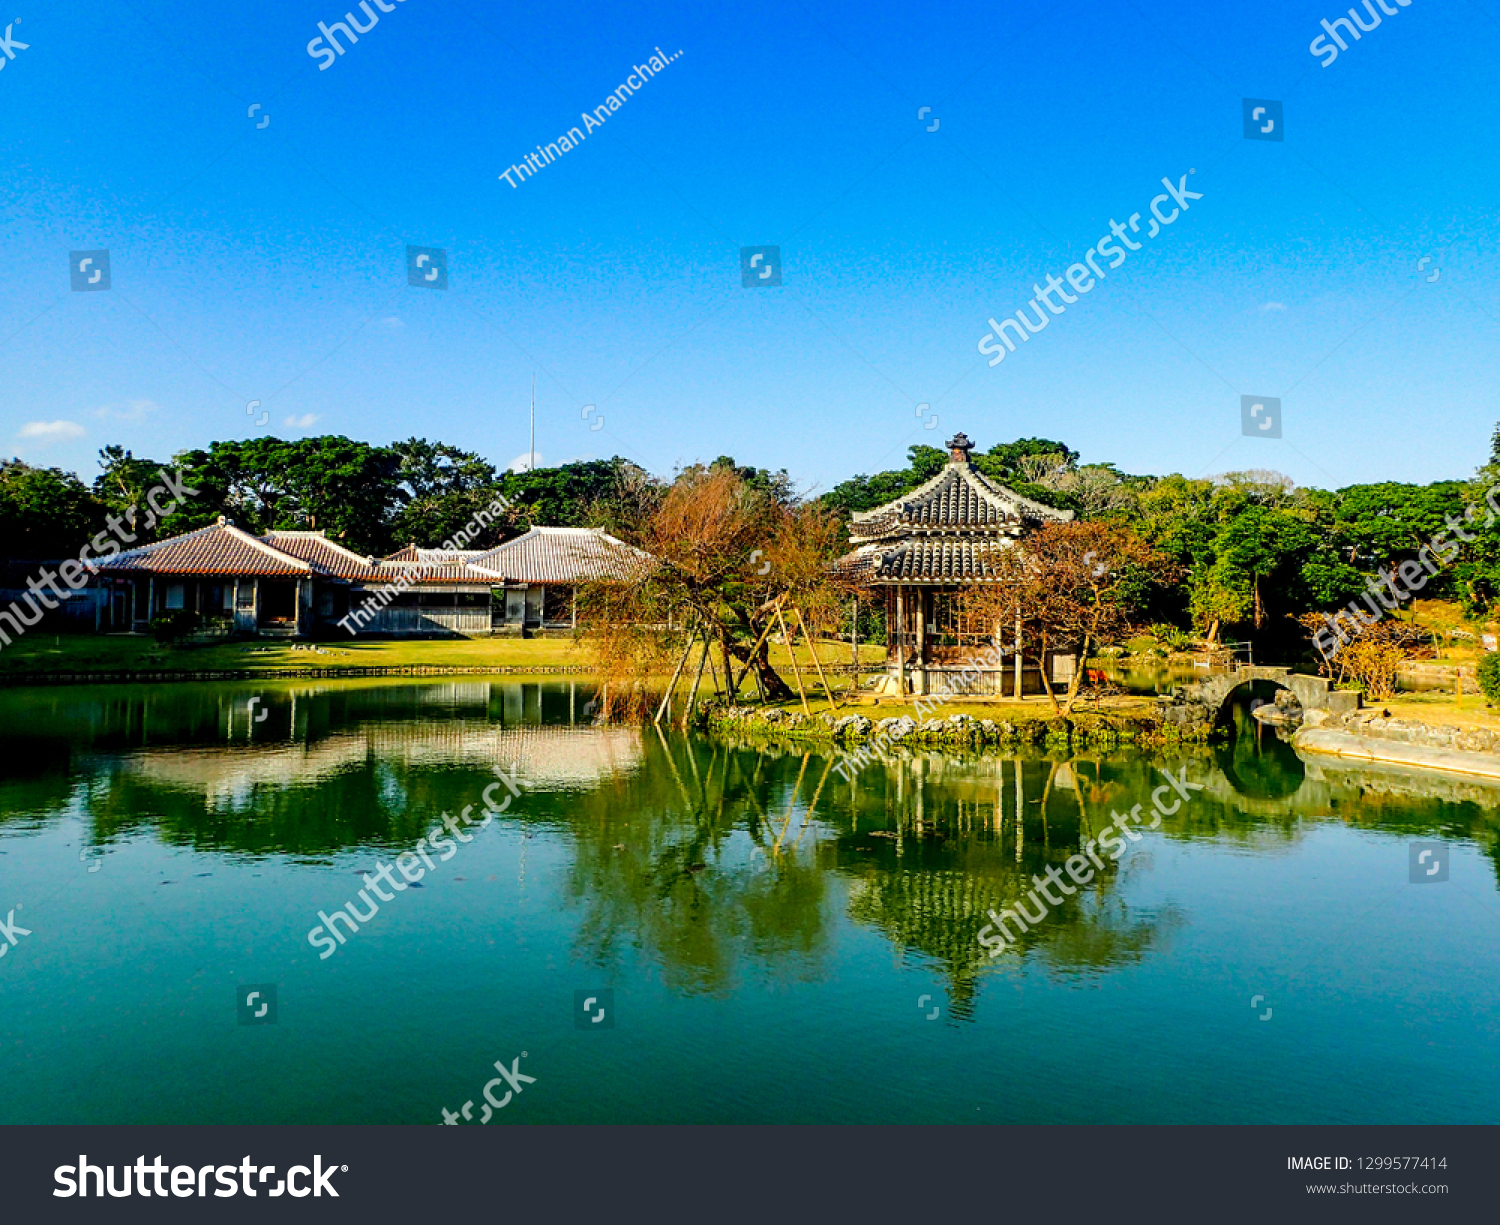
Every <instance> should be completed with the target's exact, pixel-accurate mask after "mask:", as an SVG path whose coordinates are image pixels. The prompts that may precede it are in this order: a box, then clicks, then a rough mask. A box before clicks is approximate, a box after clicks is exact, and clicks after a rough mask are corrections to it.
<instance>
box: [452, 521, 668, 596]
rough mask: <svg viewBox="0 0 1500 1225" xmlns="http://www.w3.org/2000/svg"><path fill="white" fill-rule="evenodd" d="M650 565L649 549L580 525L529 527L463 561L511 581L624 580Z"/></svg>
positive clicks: (575, 581) (477, 568)
mask: <svg viewBox="0 0 1500 1225" xmlns="http://www.w3.org/2000/svg"><path fill="white" fill-rule="evenodd" d="M650 564H651V557H650V555H649V554H646V553H642V552H641V551H640V550H639V549H636V548H632V547H631V546H630V545H628V544H626V543H625V542H624V541H623V540H616V539H615V538H614V537H613V536H610V535H607V534H606V533H604V532H602V531H598V530H595V529H592V528H583V527H534V528H532V529H531V530H530V531H529V532H527V533H526V534H525V535H524V536H518V537H516V539H514V540H511V541H508V542H507V543H505V544H502V545H500V546H499V547H498V548H494V549H491V550H489V552H487V553H485V554H484V555H483V556H482V557H478V558H476V559H474V560H473V561H471V562H470V563H469V565H470V566H471V567H472V568H473V569H474V570H477V571H479V572H480V573H482V574H487V575H492V576H494V577H495V578H502V579H505V580H506V581H508V582H512V583H580V582H588V581H590V580H595V581H598V580H601V579H602V580H606V581H608V580H616V581H619V582H630V581H632V580H633V579H636V578H638V577H639V576H640V574H641V570H642V568H643V567H644V566H648V565H650Z"/></svg>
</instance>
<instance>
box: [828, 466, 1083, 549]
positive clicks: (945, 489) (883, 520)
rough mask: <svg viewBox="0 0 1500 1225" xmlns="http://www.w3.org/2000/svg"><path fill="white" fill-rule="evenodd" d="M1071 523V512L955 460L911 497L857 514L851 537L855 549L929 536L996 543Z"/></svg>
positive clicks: (851, 529)
mask: <svg viewBox="0 0 1500 1225" xmlns="http://www.w3.org/2000/svg"><path fill="white" fill-rule="evenodd" d="M1072 518H1073V512H1072V511H1070V510H1057V509H1055V508H1053V507H1051V506H1044V505H1042V504H1041V503H1040V502H1033V501H1032V500H1031V499H1030V498H1026V497H1022V496H1021V495H1020V494H1018V493H1016V492H1015V490H1013V489H1007V488H1006V487H1005V486H1004V485H1001V484H1000V483H999V482H997V481H992V480H990V478H989V477H987V476H985V475H984V473H982V472H980V471H979V469H978V468H976V467H975V466H974V465H973V464H972V463H971V462H969V461H968V460H967V459H963V460H956V459H950V460H949V462H948V463H947V464H945V465H944V467H943V470H942V471H941V472H939V473H938V474H937V475H936V476H934V477H933V478H932V479H931V480H929V481H926V482H924V483H923V484H921V485H919V486H917V488H915V489H913V490H912V491H911V492H910V493H905V494H902V495H901V496H900V497H899V498H896V499H894V500H893V501H890V502H887V503H886V504H885V505H884V506H877V507H876V508H875V509H874V510H867V511H863V512H861V513H858V514H855V515H854V516H853V517H852V519H851V521H850V524H849V536H850V539H851V540H852V541H853V542H854V543H855V544H859V543H861V542H866V541H874V540H884V539H889V538H891V537H897V536H908V535H913V534H917V533H928V532H946V533H961V534H966V535H981V536H987V537H990V538H997V537H1000V536H1002V535H1014V534H1017V533H1018V532H1019V530H1021V529H1023V528H1024V527H1027V526H1037V525H1040V524H1042V523H1066V522H1067V521H1068V520H1070V519H1072Z"/></svg>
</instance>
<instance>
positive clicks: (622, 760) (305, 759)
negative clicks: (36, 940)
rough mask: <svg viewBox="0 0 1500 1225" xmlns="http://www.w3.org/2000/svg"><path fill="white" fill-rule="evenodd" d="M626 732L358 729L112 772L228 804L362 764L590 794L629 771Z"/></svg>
mask: <svg viewBox="0 0 1500 1225" xmlns="http://www.w3.org/2000/svg"><path fill="white" fill-rule="evenodd" d="M640 759H641V742H640V734H639V732H638V731H636V730H634V729H631V728H615V727H605V728H593V727H587V728H569V727H553V726H523V727H502V726H499V725H496V724H493V723H488V722H481V721H478V720H455V721H451V722H446V723H431V724H421V723H409V722H380V723H364V724H361V725H360V727H359V728H358V729H357V730H355V731H350V732H336V733H334V734H332V735H330V736H326V737H324V738H321V739H318V740H315V741H313V742H311V743H308V744H302V743H293V744H286V743H274V742H273V743H268V744H256V743H253V742H250V743H246V742H238V743H231V744H229V745H215V746H213V747H202V748H198V747H191V746H173V747H170V748H149V749H141V750H136V751H134V752H130V753H126V754H124V755H123V756H122V757H121V758H120V759H119V760H120V763H121V767H120V768H121V771H122V772H123V773H125V774H127V775H134V776H136V777H138V778H141V779H143V780H146V781H149V782H152V783H156V784H158V785H162V786H167V787H172V788H174V789H177V790H183V791H190V792H193V793H196V794H201V795H203V796H204V797H205V798H206V799H207V800H209V802H210V803H214V802H228V803H230V804H237V803H241V802H244V801H246V800H248V798H249V796H250V793H251V791H252V790H253V789H254V788H256V787H277V788H291V787H298V786H300V787H305V786H307V785H308V784H310V783H314V782H319V781H323V780H326V779H329V778H332V777H333V776H335V775H338V774H343V773H346V772H349V771H352V770H356V769H361V768H363V767H365V766H366V765H367V764H369V763H371V762H378V763H388V764H392V765H401V766H405V767H407V768H411V767H441V768H449V767H453V766H468V767H472V768H473V769H476V770H480V771H485V772H488V771H489V770H490V769H491V767H493V766H496V765H499V766H501V767H503V768H504V769H505V770H506V771H509V770H510V768H511V763H512V762H514V763H516V765H517V769H518V772H519V777H520V779H521V780H522V781H523V782H524V783H525V784H526V785H527V786H528V787H530V788H544V789H552V790H557V789H572V788H579V787H592V786H596V785H598V784H599V783H600V782H601V781H603V780H604V779H606V778H608V777H610V776H611V775H614V774H617V773H620V772H622V771H631V770H635V769H636V768H638V766H639V765H640Z"/></svg>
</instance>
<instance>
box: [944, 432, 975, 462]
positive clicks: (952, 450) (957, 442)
mask: <svg viewBox="0 0 1500 1225" xmlns="http://www.w3.org/2000/svg"><path fill="white" fill-rule="evenodd" d="M973 449H974V444H973V443H972V442H970V441H969V436H968V435H967V434H965V433H963V432H961V431H960V432H959V433H957V434H955V435H953V437H952V438H950V439H949V440H948V462H949V463H950V464H966V463H968V462H969V452H970V451H972V450H973Z"/></svg>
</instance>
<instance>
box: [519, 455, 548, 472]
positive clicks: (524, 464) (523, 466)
mask: <svg viewBox="0 0 1500 1225" xmlns="http://www.w3.org/2000/svg"><path fill="white" fill-rule="evenodd" d="M533 460H534V461H535V462H534V463H533ZM546 466H547V461H546V460H545V459H543V458H542V453H541V452H540V451H536V452H534V453H533V454H530V455H528V454H527V453H526V452H525V451H522V452H521V453H520V454H519V455H517V456H516V457H515V459H513V460H511V461H510V471H512V472H529V471H531V469H532V468H533V467H536V468H545V467H546Z"/></svg>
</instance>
